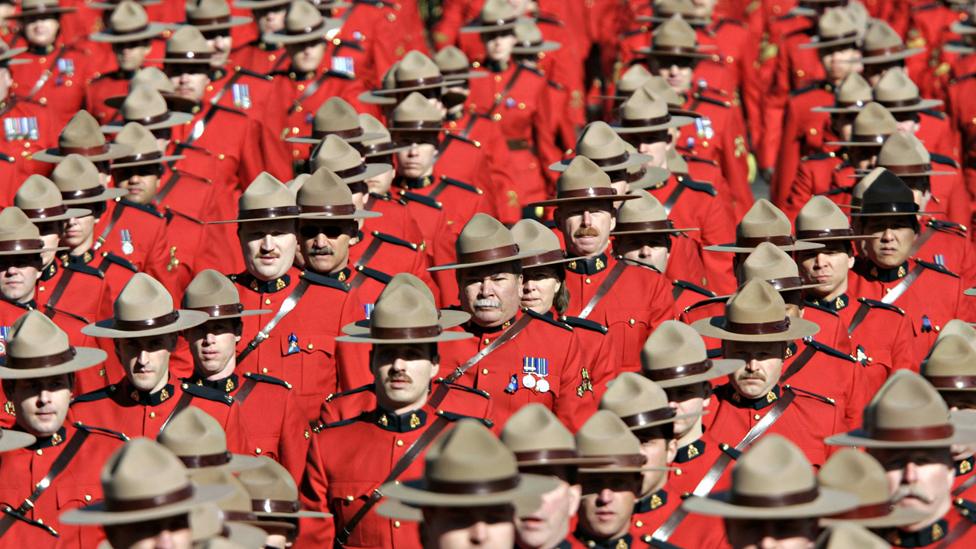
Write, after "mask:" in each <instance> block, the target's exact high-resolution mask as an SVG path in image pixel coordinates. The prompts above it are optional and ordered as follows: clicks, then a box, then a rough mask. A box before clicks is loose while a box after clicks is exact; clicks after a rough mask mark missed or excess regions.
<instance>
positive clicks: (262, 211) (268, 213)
mask: <svg viewBox="0 0 976 549" xmlns="http://www.w3.org/2000/svg"><path fill="white" fill-rule="evenodd" d="M299 213H301V208H299V207H298V206H275V207H272V208H255V209H253V210H241V212H240V215H239V216H238V217H240V218H241V219H261V218H263V217H285V216H292V215H298V214H299Z"/></svg>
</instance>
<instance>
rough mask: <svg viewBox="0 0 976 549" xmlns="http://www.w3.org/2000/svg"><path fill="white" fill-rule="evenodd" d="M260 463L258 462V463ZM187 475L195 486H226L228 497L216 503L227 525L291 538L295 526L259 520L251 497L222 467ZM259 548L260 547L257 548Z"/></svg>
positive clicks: (284, 522) (283, 520)
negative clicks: (246, 527)
mask: <svg viewBox="0 0 976 549" xmlns="http://www.w3.org/2000/svg"><path fill="white" fill-rule="evenodd" d="M259 463H260V462H259ZM187 474H189V475H190V480H192V481H193V483H194V484H196V485H197V486H212V485H216V486H227V487H229V488H230V489H231V493H230V495H228V496H227V497H225V498H222V499H221V500H220V501H218V502H217V507H218V508H219V509H220V513H221V515H223V518H224V520H225V521H227V524H228V525H231V526H233V525H245V526H252V527H257V528H260V529H261V530H263V531H264V532H266V533H265V538H267V536H268V535H272V534H281V535H285V536H291V535H293V534H294V532H295V529H296V526H297V525H296V524H294V523H292V522H288V521H287V520H286V519H280V520H276V521H272V520H270V519H265V520H262V519H259V518H258V517H257V515H256V514H254V509H253V508H252V505H251V495H250V494H248V492H247V488H245V487H244V485H243V484H242V483H241V481H240V480H238V479H237V475H236V473H234V472H232V471H229V470H227V469H226V468H224V467H202V468H198V469H188V470H187ZM259 547H261V546H259Z"/></svg>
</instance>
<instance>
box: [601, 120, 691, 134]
mask: <svg viewBox="0 0 976 549" xmlns="http://www.w3.org/2000/svg"><path fill="white" fill-rule="evenodd" d="M694 123H695V119H694V118H692V117H690V116H672V117H671V120H668V122H667V124H654V125H651V126H610V127H611V128H613V131H614V132H616V133H618V134H624V135H626V134H630V133H643V132H654V131H659V130H667V129H669V128H683V127H685V126H688V125H690V124H694Z"/></svg>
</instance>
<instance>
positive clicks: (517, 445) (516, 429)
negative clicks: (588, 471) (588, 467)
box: [501, 402, 576, 457]
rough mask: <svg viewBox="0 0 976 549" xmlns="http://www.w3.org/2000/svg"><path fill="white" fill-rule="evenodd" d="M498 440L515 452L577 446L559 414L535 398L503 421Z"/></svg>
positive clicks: (562, 448) (570, 448) (571, 448)
mask: <svg viewBox="0 0 976 549" xmlns="http://www.w3.org/2000/svg"><path fill="white" fill-rule="evenodd" d="M501 441H502V443H504V444H505V446H506V447H508V449H509V450H511V451H512V452H514V453H515V454H516V457H517V456H518V454H521V453H524V452H538V451H540V450H571V451H575V450H576V440H574V439H573V434H572V433H570V432H569V429H567V428H566V426H565V425H563V424H562V422H560V421H559V418H557V417H556V415H555V414H553V413H552V411H551V410H549V408H546V407H545V406H543V405H542V404H539V403H538V402H533V403H531V404H527V405H525V406H523V407H521V408H519V410H518V411H517V412H515V413H514V414H512V416H511V417H509V418H508V421H507V422H505V427H504V428H503V429H502V433H501Z"/></svg>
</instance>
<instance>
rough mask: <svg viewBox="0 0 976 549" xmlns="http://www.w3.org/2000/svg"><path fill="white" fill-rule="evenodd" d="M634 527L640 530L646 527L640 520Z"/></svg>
mask: <svg viewBox="0 0 976 549" xmlns="http://www.w3.org/2000/svg"><path fill="white" fill-rule="evenodd" d="M634 526H636V527H638V528H643V527H644V521H642V520H638V521H637V522H635V523H634Z"/></svg>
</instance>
